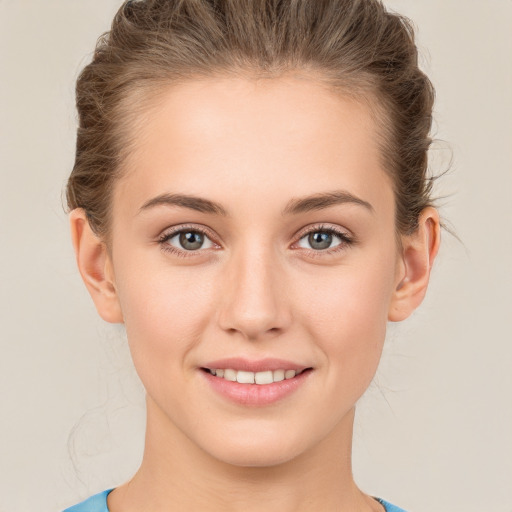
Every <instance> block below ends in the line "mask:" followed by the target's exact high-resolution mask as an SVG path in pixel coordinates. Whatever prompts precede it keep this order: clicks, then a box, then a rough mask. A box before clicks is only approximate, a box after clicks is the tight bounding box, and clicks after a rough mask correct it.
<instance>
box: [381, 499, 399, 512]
mask: <svg viewBox="0 0 512 512" xmlns="http://www.w3.org/2000/svg"><path fill="white" fill-rule="evenodd" d="M375 499H376V500H377V501H378V502H379V503H380V504H382V505H384V508H385V509H386V512H405V510H404V509H403V508H400V507H397V506H396V505H392V504H391V503H388V502H387V501H385V500H383V499H381V498H375Z"/></svg>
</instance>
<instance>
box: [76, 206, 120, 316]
mask: <svg viewBox="0 0 512 512" xmlns="http://www.w3.org/2000/svg"><path fill="white" fill-rule="evenodd" d="M69 222H70V228H71V237H72V241H73V247H74V249H75V256H76V262H77V265H78V270H79V272H80V275H81V276H82V279H83V281H84V283H85V286H86V287H87V290H88V291H89V294H90V295H91V297H92V300H93V301H94V305H95V306H96V309H97V311H98V313H99V315H100V316H101V317H102V318H103V320H105V321H107V322H111V323H122V322H123V315H122V312H121V307H120V304H119V299H118V296H117V291H116V288H115V281H114V272H113V267H112V261H111V258H110V256H109V254H108V251H107V247H106V245H105V243H104V242H103V241H102V240H101V239H100V238H99V237H98V236H97V235H96V234H95V233H94V231H93V230H92V229H91V226H90V225H89V221H88V219H87V216H86V214H85V211H84V210H83V209H82V208H76V209H74V210H72V211H71V213H70V214H69Z"/></svg>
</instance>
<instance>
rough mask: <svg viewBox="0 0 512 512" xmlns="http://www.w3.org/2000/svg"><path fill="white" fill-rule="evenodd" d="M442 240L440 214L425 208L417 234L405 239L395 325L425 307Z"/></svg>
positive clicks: (394, 301)
mask: <svg viewBox="0 0 512 512" xmlns="http://www.w3.org/2000/svg"><path fill="white" fill-rule="evenodd" d="M440 241H441V228H440V221H439V214H438V213H437V210H436V209H435V208H432V207H428V208H425V209H424V210H423V211H422V213H421V215H420V218H419V221H418V227H417V229H416V231H414V233H412V234H411V235H407V236H404V237H403V238H402V251H401V261H400V269H399V271H398V276H397V284H396V288H395V291H394V292H393V296H392V299H391V303H390V307H389V312H388V320H390V321H391V322H399V321H401V320H405V319H406V318H407V317H409V316H410V315H411V313H412V312H413V311H414V310H415V309H416V308H417V307H418V306H419V305H420V304H421V302H422V300H423V298H424V297H425V293H426V292H427V287H428V282H429V278H430V271H431V269H432V265H433V263H434V259H435V257H436V255H437V252H438V250H439V244H440Z"/></svg>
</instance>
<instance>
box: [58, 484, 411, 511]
mask: <svg viewBox="0 0 512 512" xmlns="http://www.w3.org/2000/svg"><path fill="white" fill-rule="evenodd" d="M112 490H113V489H108V490H107V491H103V492H100V493H99V494H95V495H94V496H91V497H90V498H88V499H86V500H85V501H82V503H79V504H78V505H75V506H73V507H70V508H67V509H66V510H64V512H109V510H108V507H107V495H108V493H109V492H111V491H112ZM376 500H377V501H378V502H379V503H381V504H382V505H384V507H385V509H386V512H405V510H403V509H401V508H398V507H396V506H395V505H391V503H388V502H387V501H384V500H382V499H380V498H376Z"/></svg>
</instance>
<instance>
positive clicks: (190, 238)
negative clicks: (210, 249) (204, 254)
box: [180, 231, 203, 250]
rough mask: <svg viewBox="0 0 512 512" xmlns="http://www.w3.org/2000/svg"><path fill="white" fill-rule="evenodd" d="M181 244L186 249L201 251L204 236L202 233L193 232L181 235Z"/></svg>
mask: <svg viewBox="0 0 512 512" xmlns="http://www.w3.org/2000/svg"><path fill="white" fill-rule="evenodd" d="M180 244H181V246H182V247H183V248H184V249H188V250H193V249H199V248H200V247H201V245H203V236H202V234H201V233H194V232H193V231H189V232H188V233H181V234H180Z"/></svg>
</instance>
